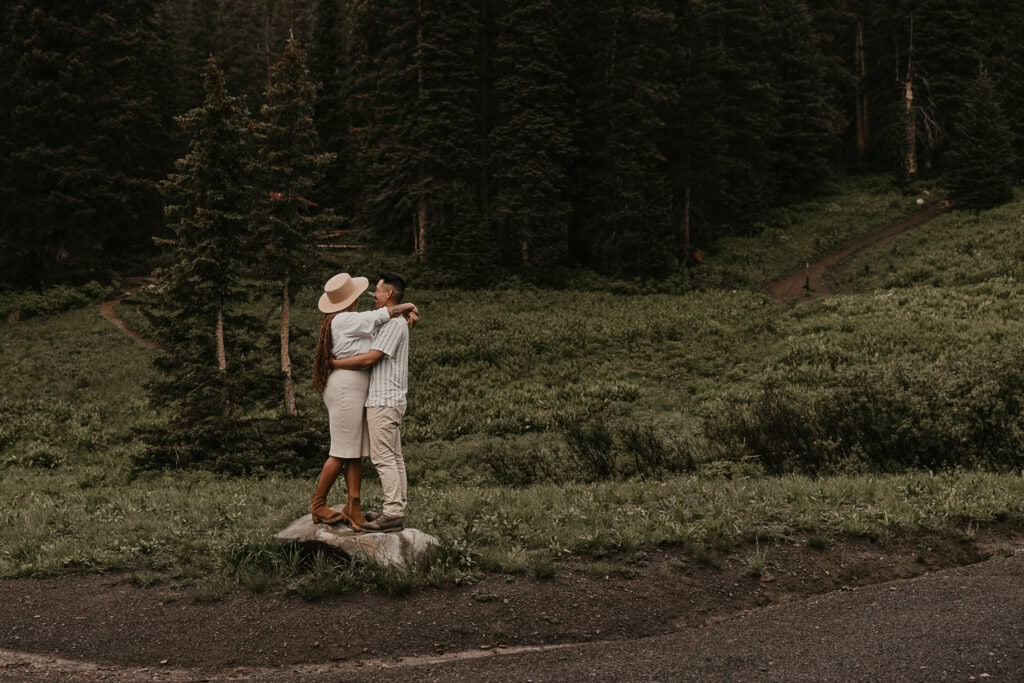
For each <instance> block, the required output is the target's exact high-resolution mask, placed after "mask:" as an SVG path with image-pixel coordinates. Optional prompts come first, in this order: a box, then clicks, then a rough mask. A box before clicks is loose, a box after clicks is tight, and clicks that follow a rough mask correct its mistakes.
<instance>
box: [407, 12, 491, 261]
mask: <svg viewBox="0 0 1024 683" xmlns="http://www.w3.org/2000/svg"><path fill="white" fill-rule="evenodd" d="M477 4H478V3H476V2H472V1H471V0H445V1H444V2H439V3H426V2H423V3H421V6H420V13H419V20H420V25H419V27H418V31H417V34H416V53H415V54H416V64H415V69H416V75H417V84H416V85H417V87H416V96H415V100H414V104H415V106H414V109H413V115H412V118H411V120H410V121H409V131H408V133H409V137H408V145H409V146H410V148H411V149H413V150H415V151H416V156H415V166H414V174H415V175H414V180H413V183H412V185H411V187H410V188H409V191H410V192H411V194H412V197H413V201H414V202H415V206H414V212H413V225H414V231H415V232H414V247H415V251H416V253H417V255H418V256H419V257H420V259H421V260H422V261H424V262H427V263H432V264H433V265H434V266H436V267H440V268H441V269H442V270H450V271H466V277H473V278H476V279H480V280H482V279H486V277H487V275H489V274H490V273H491V272H492V270H491V268H492V266H493V264H494V262H495V250H494V239H493V236H492V235H491V232H490V227H489V225H488V223H487V216H485V215H484V212H483V211H482V207H483V203H484V202H483V192H484V190H485V188H482V187H480V163H481V162H480V157H479V148H480V141H481V135H482V131H481V129H480V124H479V115H480V112H479V109H478V103H479V94H480V93H479V88H480V86H481V77H482V74H481V70H480V64H479V62H478V61H477V49H478V45H479V40H480V33H481V30H482V26H481V20H480V16H479V13H478V7H477ZM469 197H474V198H475V200H474V201H473V203H472V205H467V199H468V198H469ZM457 216H458V217H459V218H458V219H457V218H456V217H457Z"/></svg>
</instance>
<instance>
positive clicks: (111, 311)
mask: <svg viewBox="0 0 1024 683" xmlns="http://www.w3.org/2000/svg"><path fill="white" fill-rule="evenodd" d="M143 284H145V281H143V280H139V281H132V284H131V286H130V288H129V289H127V290H125V292H124V294H122V295H121V296H119V297H117V298H116V299H111V300H110V301H104V302H103V303H101V304H100V315H102V316H103V317H104V318H106V319H107V320H109V321H110V323H111V324H112V325H113V326H114V327H116V328H117V329H119V330H121V331H122V332H124V333H125V334H126V335H128V336H129V337H131V338H132V339H137V340H138V341H139V342H140V343H141V344H142V345H143V346H145V347H146V348H147V349H159V348H160V345H159V344H157V343H156V342H155V341H153V340H152V339H149V338H147V337H144V336H142V335H141V334H139V333H138V332H136V331H135V330H133V329H132V328H130V327H128V325H126V324H125V322H124V321H123V320H121V318H120V317H119V316H118V315H117V305H118V304H119V303H121V300H122V299H124V298H125V297H127V296H131V295H132V294H134V293H135V292H136V291H138V289H139V287H141V286H142V285H143Z"/></svg>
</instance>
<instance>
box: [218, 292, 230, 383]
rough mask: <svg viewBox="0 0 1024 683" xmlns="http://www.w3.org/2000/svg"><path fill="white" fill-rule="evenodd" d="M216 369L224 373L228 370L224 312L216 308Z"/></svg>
mask: <svg viewBox="0 0 1024 683" xmlns="http://www.w3.org/2000/svg"><path fill="white" fill-rule="evenodd" d="M215 335H216V337H217V369H218V370H220V371H221V372H224V371H226V370H227V369H228V357H227V353H226V352H225V351H224V311H223V310H222V309H221V308H220V306H218V307H217V329H216V332H215Z"/></svg>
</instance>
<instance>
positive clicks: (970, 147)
mask: <svg viewBox="0 0 1024 683" xmlns="http://www.w3.org/2000/svg"><path fill="white" fill-rule="evenodd" d="M965 96H966V97H965V100H964V104H963V107H962V108H961V109H960V111H959V112H958V113H957V115H956V116H955V117H954V119H953V139H954V143H953V148H952V150H951V152H950V160H949V163H950V172H949V176H948V179H947V181H948V184H949V188H950V192H951V193H952V195H953V199H954V201H955V202H956V203H957V204H958V205H960V206H964V207H966V208H970V209H987V208H990V207H993V206H997V205H999V204H1002V203H1004V202H1007V201H1009V200H1010V199H1012V198H1013V185H1014V172H1015V169H1016V167H1017V159H1016V156H1015V154H1014V150H1013V139H1012V132H1011V128H1010V123H1009V121H1008V120H1007V117H1006V115H1005V114H1004V113H1003V111H1002V108H1001V107H1000V106H999V101H998V99H997V98H996V91H995V85H994V84H993V82H992V79H991V77H989V75H988V74H987V73H986V72H985V71H984V70H981V71H980V73H979V74H978V76H977V77H976V78H975V81H974V83H973V84H971V87H970V88H969V89H968V90H967V92H966V93H965Z"/></svg>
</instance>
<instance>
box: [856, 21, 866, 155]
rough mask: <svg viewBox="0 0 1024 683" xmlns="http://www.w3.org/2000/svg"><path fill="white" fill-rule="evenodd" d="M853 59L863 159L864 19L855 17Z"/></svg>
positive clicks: (859, 148) (864, 137)
mask: <svg viewBox="0 0 1024 683" xmlns="http://www.w3.org/2000/svg"><path fill="white" fill-rule="evenodd" d="M854 53H855V54H854V59H855V61H856V64H857V91H856V100H857V120H856V123H855V125H856V128H857V158H858V159H860V160H863V159H864V154H865V152H866V151H867V146H868V100H867V93H866V92H865V87H864V79H865V78H866V77H867V63H866V61H865V59H864V19H863V18H861V17H857V34H856V36H854Z"/></svg>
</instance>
